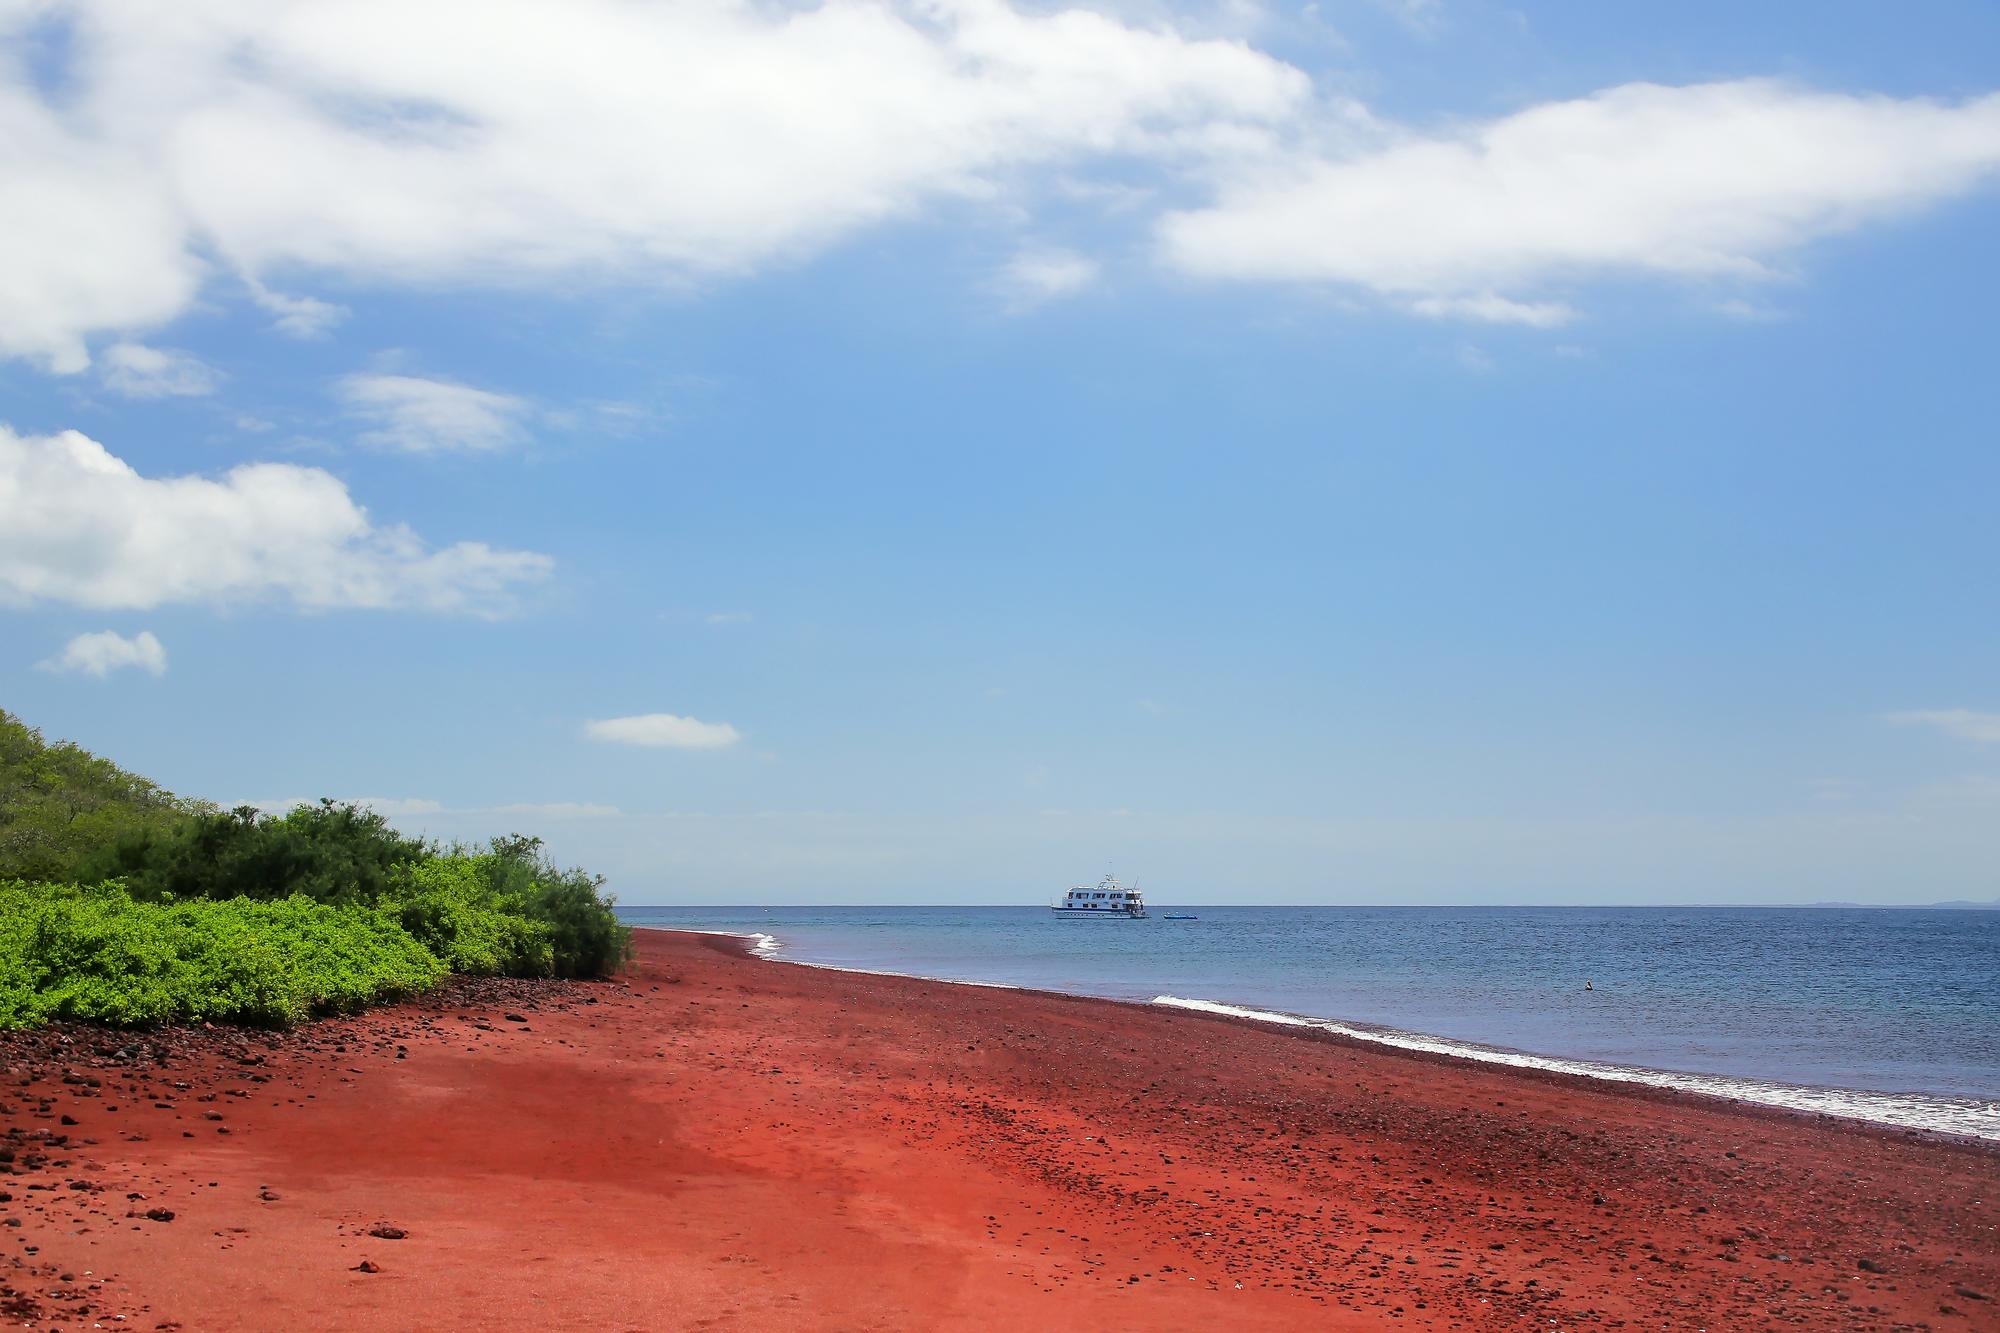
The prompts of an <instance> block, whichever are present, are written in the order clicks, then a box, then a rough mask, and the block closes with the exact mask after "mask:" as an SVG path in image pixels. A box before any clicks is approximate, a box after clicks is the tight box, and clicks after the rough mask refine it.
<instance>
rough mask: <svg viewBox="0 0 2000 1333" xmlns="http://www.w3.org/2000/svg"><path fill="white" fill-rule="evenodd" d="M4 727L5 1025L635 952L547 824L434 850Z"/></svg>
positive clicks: (218, 1014)
mask: <svg viewBox="0 0 2000 1333" xmlns="http://www.w3.org/2000/svg"><path fill="white" fill-rule="evenodd" d="M0 724H4V729H0V1028H10V1027H29V1026H33V1025H35V1024H38V1023H45V1022H50V1021H55V1020H62V1019H81V1020H86V1021H91V1022H100V1023H114V1024H122V1025H151V1024H157V1023H168V1022H177V1021H186V1020H225V1021H234V1022H247V1023H271V1024H284V1023H294V1022H299V1021H302V1020H304V1019H307V1018H311V1017H312V1016H314V1015H316V1014H324V1013H338V1012H346V1011H350V1010H353V1009H356V1008H360V1007H362V1006H365V1005H368V1004H373V1003H377V1002H380V1001H383V1000H389V999H394V998H396V997H398V996H401V995H407V994H410V993H411V992H413V991H416V990H421V989H423V988H424V987H426V986H429V985H432V984H434V983H435V982H437V981H438V980H440V979H441V978H443V977H444V976H446V975H447V974H449V973H454V972H457V973H472V974H489V975H490V974H500V975H506V976H517V977H547V976H557V977H602V976H607V975H609V974H610V973H612V972H614V971H616V970H617V969H618V967H619V966H621V965H622V964H623V963H624V962H625V960H626V958H627V957H628V956H629V954H630V950H631V932H630V931H629V930H628V929H627V928H626V927H625V926H623V925H620V924H619V922H618V919H617V916H616V915H615V913H614V912H613V911H612V902H611V898H610V897H609V896H608V895H607V894H606V893H604V891H603V888H604V881H603V880H602V879H600V878H599V877H597V876H595V875H591V874H588V873H587V872H585V871H583V870H579V869H563V868H560V867H558V866H556V865H555V864H553V863H552V862H550V861H549V859H548V858H547V857H546V856H544V855H543V854H542V850H541V847H542V843H541V839H539V838H534V837H526V836H522V835H520V834H510V835H508V836H506V837H497V838H494V839H492V840H491V841H490V842H488V843H487V844H485V845H484V846H482V847H465V846H452V847H441V846H439V845H437V844H436V843H433V842H429V841H426V840H424V839H422V838H414V837H410V836H408V835H406V834H403V833H399V832H397V831H396V830H395V829H393V828H391V827H390V826H389V823H388V821H387V820H386V819H384V818H383V817H382V816H381V815H380V814H378V813H377V812H375V811H373V810H370V809H368V808H366V807H365V806H360V805H356V804H353V803H351V802H348V803H343V802H336V801H331V800H322V801H320V802H318V803H317V804H314V805H300V806H297V807H295V808H293V809H292V810H290V811H287V812H286V813H284V814H281V815H280V814H270V813H266V812H263V811H259V810H256V809H252V808H250V807H248V806H244V807H240V808H238V809H235V810H228V811H224V810H218V809H217V808H215V807H214V806H212V805H209V804H207V803H205V802H200V801H184V800H180V799H178V798H176V797H174V796H173V795H172V794H171V793H169V792H165V791H162V790H160V788H159V787H157V786H155V785H154V784H153V783H151V782H148V781H147V780H146V779H144V778H142V777H138V776H136V775H134V774H131V773H127V772H125V771H124V770H123V769H120V768H119V767H118V766H117V765H115V764H112V763H110V762H108V761H106V760H103V759H99V758H97V757H96V756H95V755H92V754H90V753H89V752H88V751H86V750H84V749H82V748H81V747H79V746H76V745H68V744H56V745H51V744H49V743H48V742H47V741H45V740H44V739H43V738H42V735H41V733H40V732H38V731H35V730H34V729H33V728H31V727H28V726H27V725H25V724H24V723H22V722H21V721H20V719H18V718H16V717H14V716H13V715H12V714H9V713H4V712H0Z"/></svg>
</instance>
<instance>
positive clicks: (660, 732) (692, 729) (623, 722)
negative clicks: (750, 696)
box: [583, 713, 743, 750]
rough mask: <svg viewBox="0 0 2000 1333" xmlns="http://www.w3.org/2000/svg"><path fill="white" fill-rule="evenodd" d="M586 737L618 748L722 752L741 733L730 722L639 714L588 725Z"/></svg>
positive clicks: (584, 728)
mask: <svg viewBox="0 0 2000 1333" xmlns="http://www.w3.org/2000/svg"><path fill="white" fill-rule="evenodd" d="M583 733H584V735H586V736H588V737H590V739H592V740H594V741H609V742H611V743H613V744H616V745H646V746H656V747H662V748H666V749H674V750H720V749H723V748H724V747H726V746H730V745H734V744H736V742H737V741H739V740H741V739H742V738H743V736H742V733H741V732H739V731H737V730H736V728H734V727H732V726H730V725H729V724H728V723H727V722H697V721H696V720H695V719H693V718H691V717H676V716H675V715H674V714H672V713H640V714H638V715H636V716H633V717H608V718H604V719H602V720H600V721H595V722H586V723H584V725H583Z"/></svg>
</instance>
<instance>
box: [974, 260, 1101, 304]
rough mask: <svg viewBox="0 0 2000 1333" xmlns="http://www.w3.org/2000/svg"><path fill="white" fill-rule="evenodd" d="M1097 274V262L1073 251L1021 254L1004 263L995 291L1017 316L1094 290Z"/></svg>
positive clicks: (996, 281)
mask: <svg viewBox="0 0 2000 1333" xmlns="http://www.w3.org/2000/svg"><path fill="white" fill-rule="evenodd" d="M1099 272H1100V270H1099V268H1098V264H1097V261H1096V260H1094V259H1091V258H1089V257H1088V256H1085V255H1080V254H1078V253H1076V252H1075V251H1074V250H1058V249H1040V250H1024V251H1022V252H1021V253H1020V254H1017V255H1015V256H1014V257H1013V258H1012V259H1010V260H1008V261H1007V264H1006V266H1005V267H1004V268H1002V269H1001V270H1000V272H999V274H998V275H997V276H996V277H995V278H994V287H995V289H996V290H997V291H998V292H999V294H1000V297H1001V299H1002V300H1003V301H1004V302H1005V303H1006V305H1007V308H1008V309H1009V310H1013V311H1015V312H1017V313H1018V312H1023V311H1028V310H1033V309H1034V308H1035V307H1037V306H1042V305H1047V304H1048V303H1049V302H1050V301H1056V300H1060V299H1061V298H1063V297H1066V296H1074V295H1076V294H1077V293H1078V292H1081V291H1083V290H1085V289H1086V288H1088V287H1091V286H1093V285H1094V284H1095V283H1096V282H1097V279H1098V275H1099Z"/></svg>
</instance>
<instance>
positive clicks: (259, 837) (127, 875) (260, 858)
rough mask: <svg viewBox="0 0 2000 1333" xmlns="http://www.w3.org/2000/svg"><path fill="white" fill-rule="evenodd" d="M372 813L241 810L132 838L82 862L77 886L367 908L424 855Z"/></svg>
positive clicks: (325, 804) (419, 844) (164, 896)
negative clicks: (97, 883)
mask: <svg viewBox="0 0 2000 1333" xmlns="http://www.w3.org/2000/svg"><path fill="white" fill-rule="evenodd" d="M431 850H432V849H431V847H430V845H429V844H428V843H426V842H424V841H423V840H422V839H420V838H411V837H407V836H405V835H403V834H401V833H398V832H396V831H395V830H394V829H392V828H390V827H389V821H388V820H386V819H384V818H383V817H382V816H381V815H379V814H377V813H376V812H375V811H373V810H370V809H367V808H366V807H364V806H359V805H354V804H340V803H337V802H334V801H329V800H322V801H321V802H320V803H319V804H317V805H301V806H297V807H294V808H293V809H292V810H291V811H289V812H288V813H286V814H283V815H267V814H262V813H259V812H258V811H257V810H256V809H254V808H253V807H250V806H239V807H238V808H236V809H234V810H230V811H210V812H204V813H198V814H194V815H191V816H188V817H186V818H183V819H181V820H179V821H177V822H175V823H173V824H169V825H166V826H148V827H144V828H139V829H135V830H132V831H130V832H128V833H127V834H125V835H124V836H122V837H120V838H117V839H115V840H114V841H112V842H111V843H110V844H108V845H107V846H105V847H104V848H102V849H101V850H100V851H99V852H98V853H96V854H95V855H93V856H90V857H87V858H85V860H84V862H83V867H82V869H83V873H82V874H81V875H80V876H79V878H80V879H84V880H108V879H119V880H123V881H124V883H125V885H126V888H127V889H128V890H129V891H130V892H131V894H132V896H133V897H134V898H140V899H144V900H147V901H155V902H164V901H169V900H172V899H182V898H239V897H240V898H289V897H291V896H292V895H293V894H302V895H304V896H305V897H307V898H310V899H312V900H313V901H314V902H321V903H374V902H377V901H380V900H381V899H382V897H383V896H384V895H386V894H387V893H388V892H389V890H390V888H391V886H392V885H393V884H394V883H395V880H396V877H397V875H398V874H399V873H400V872H402V871H403V870H405V869H406V868H408V867H409V866H412V865H415V864H416V863H418V862H419V861H422V860H423V859H424V858H425V857H427V856H429V855H430V854H431Z"/></svg>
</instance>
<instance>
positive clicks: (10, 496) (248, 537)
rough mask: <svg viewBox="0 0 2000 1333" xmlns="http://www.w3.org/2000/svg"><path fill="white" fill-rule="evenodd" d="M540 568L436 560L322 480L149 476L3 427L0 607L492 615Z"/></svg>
mask: <svg viewBox="0 0 2000 1333" xmlns="http://www.w3.org/2000/svg"><path fill="white" fill-rule="evenodd" d="M551 563H552V562H551V561H550V560H549V558H548V557H547V556H545V555H538V554H535V553H533V552H529V551H507V550H498V549H495V548H494V547H491V546H488V545H486V544H485V543H483V542H458V543H456V544H454V545H451V546H446V547H442V548H435V549H434V548H432V547H430V546H428V545H427V544H425V542H424V541H423V540H422V539H421V538H420V537H419V536H418V535H417V534H416V533H414V532H412V531H411V530H410V529H409V528H407V527H403V526H401V525H383V524H378V523H375V522H374V521H373V520H371V519H370V518H369V516H368V512H367V511H366V510H365V509H363V508H362V507H361V506H360V505H358V504H356V503H355V501H354V499H353V497H352V496H351V495H349V494H348V491H347V487H346V486H344V485H343V484H342V483H341V482H340V480H339V479H338V478H336V477H334V476H333V475H332V474H331V473H328V472H325V471H322V470H321V469H319V468H312V467H300V466H296V465H293V464H289V463H250V464H246V465H244V466H242V467H236V468H232V469H230V470H229V471H228V472H226V473H224V474H222V476H220V477H218V478H213V479H211V478H207V477H199V476H185V477H145V476H141V475H140V474H139V473H138V472H137V471H135V470H134V469H133V468H132V467H130V466H129V465H128V464H126V463H125V462H124V461H123V460H121V459H119V458H117V457H115V456H113V455H112V453H111V452H110V451H109V450H107V449H106V448H105V447H104V446H103V445H101V444H99V443H98V442H97V441H95V440H93V439H90V438H89V437H88V436H85V435H82V434H80V433H78V432H76V431H73V430H72V431H63V432H62V433H60V434H57V435H49V436H33V435H29V436H23V435H17V434H15V433H14V432H13V431H11V430H9V429H7V428H6V427H4V426H0V604H11V605H16V606H20V605H32V604H35V603H38V602H60V603H69V604H71V605H76V606H88V607H97V608H104V609H114V608H117V609H143V608H148V607H155V606H162V605H166V604H168V603H175V602H239V601H252V600H276V601H281V602H287V603H290V604H291V605H293V606H296V607H299V608H304V609H314V610H318V609H329V608H336V607H382V608H387V607H411V608H417V609H423V610H432V611H453V612H468V613H471V614H475V615H485V616H493V615H502V614H505V613H507V612H508V611H509V610H511V609H512V607H513V605H514V601H515V597H516V594H517V592H518V590H519V589H520V588H521V587H522V586H523V585H525V584H530V583H534V582H536V581H538V580H541V579H543V578H546V577H547V575H548V573H549V570H550V568H551Z"/></svg>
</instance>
